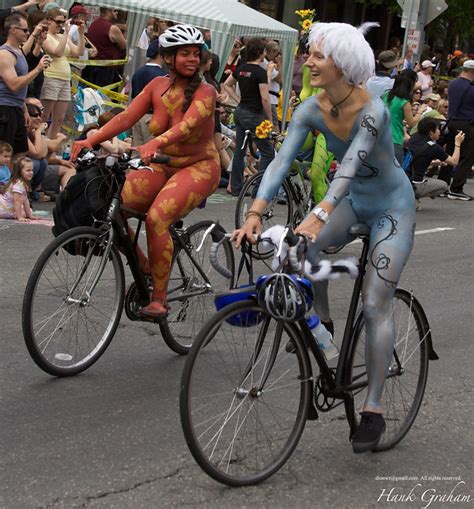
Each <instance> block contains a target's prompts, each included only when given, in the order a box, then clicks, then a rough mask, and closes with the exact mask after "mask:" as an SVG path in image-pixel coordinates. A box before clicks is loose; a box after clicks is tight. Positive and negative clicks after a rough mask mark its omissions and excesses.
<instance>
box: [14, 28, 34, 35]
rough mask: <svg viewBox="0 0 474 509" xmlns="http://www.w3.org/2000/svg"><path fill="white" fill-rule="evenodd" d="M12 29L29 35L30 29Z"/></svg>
mask: <svg viewBox="0 0 474 509" xmlns="http://www.w3.org/2000/svg"><path fill="white" fill-rule="evenodd" d="M12 28H16V29H17V30H21V31H22V32H23V33H24V34H29V33H30V29H29V28H21V27H12Z"/></svg>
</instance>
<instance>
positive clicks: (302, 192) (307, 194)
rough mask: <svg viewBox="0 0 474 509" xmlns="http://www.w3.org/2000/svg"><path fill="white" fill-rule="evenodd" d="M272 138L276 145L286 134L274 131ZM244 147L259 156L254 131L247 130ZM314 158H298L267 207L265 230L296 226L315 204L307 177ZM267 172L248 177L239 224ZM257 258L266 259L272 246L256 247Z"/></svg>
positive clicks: (237, 211) (237, 215) (237, 216)
mask: <svg viewBox="0 0 474 509" xmlns="http://www.w3.org/2000/svg"><path fill="white" fill-rule="evenodd" d="M270 139H271V141H272V143H273V145H274V146H275V148H276V147H278V145H280V144H281V142H282V139H283V137H282V136H281V135H279V134H277V133H272V134H271V136H270ZM243 145H244V147H247V149H248V151H249V152H250V153H251V154H252V156H253V157H255V158H257V157H258V156H257V154H256V152H255V150H254V145H253V136H252V132H251V131H250V130H247V131H245V138H244V143H243ZM310 165H311V162H310V161H301V160H299V159H295V161H294V162H293V164H292V167H291V170H290V174H289V176H288V177H286V178H285V180H284V181H283V184H282V186H281V188H280V190H279V192H278V194H277V195H276V196H275V198H274V199H273V200H271V201H270V202H269V203H268V205H267V207H266V208H265V210H264V212H263V215H262V224H263V229H264V230H266V229H268V228H270V227H272V226H274V225H276V224H285V225H290V226H292V227H293V228H296V226H298V225H299V224H300V223H301V221H302V220H303V219H304V218H305V217H306V216H307V215H308V213H309V212H310V210H311V209H312V208H313V207H314V202H313V194H312V188H311V182H310V181H309V180H307V179H306V178H305V173H306V171H307V170H308V168H309V167H310ZM263 174H264V172H258V173H256V174H255V175H252V176H251V177H248V178H247V180H246V181H245V183H244V186H243V187H242V190H241V192H240V194H239V197H238V199H237V205H236V207H235V227H236V228H241V227H242V225H243V224H244V223H245V220H246V219H247V212H248V210H249V209H250V206H251V205H252V202H253V200H254V199H255V197H256V196H257V191H258V188H259V186H260V183H261V181H262V178H263ZM252 253H253V255H254V257H255V258H260V259H265V258H269V257H270V256H272V249H271V248H267V249H263V248H261V247H260V249H258V250H257V249H255V248H254V249H252Z"/></svg>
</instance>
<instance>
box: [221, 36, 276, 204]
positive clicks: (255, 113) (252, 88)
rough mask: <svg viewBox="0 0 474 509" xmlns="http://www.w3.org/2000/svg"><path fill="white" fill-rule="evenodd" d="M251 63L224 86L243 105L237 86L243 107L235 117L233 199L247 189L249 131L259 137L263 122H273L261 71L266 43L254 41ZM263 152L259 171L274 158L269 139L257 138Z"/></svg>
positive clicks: (249, 49)
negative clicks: (246, 155)
mask: <svg viewBox="0 0 474 509" xmlns="http://www.w3.org/2000/svg"><path fill="white" fill-rule="evenodd" d="M247 58H248V60H247V63H245V64H242V65H239V66H238V67H237V69H236V70H235V71H234V72H233V74H231V75H230V76H229V77H228V78H227V80H226V81H225V83H224V87H225V89H226V91H227V92H228V94H229V95H230V97H232V98H233V99H235V100H236V102H239V98H238V96H237V94H236V92H235V89H234V86H235V84H236V83H238V84H239V89H240V103H239V105H238V106H237V109H236V110H235V113H234V120H235V125H236V140H235V145H236V147H235V151H234V158H233V161H232V174H231V190H232V195H233V196H239V194H240V191H241V189H242V186H243V173H244V156H245V151H244V150H242V148H241V147H242V144H243V142H244V138H245V131H246V130H247V129H249V130H250V131H252V134H255V128H256V127H257V126H258V125H259V124H260V123H261V122H262V121H263V120H265V119H266V120H270V122H271V121H272V109H271V105H270V96H269V94H268V77H267V73H266V72H265V71H264V70H263V69H262V67H260V64H261V63H262V61H263V59H264V58H265V44H264V41H263V39H257V38H255V39H250V40H249V41H248V43H247ZM254 139H255V143H256V145H257V147H258V149H259V151H260V163H259V170H262V171H263V170H265V169H266V167H267V166H268V165H269V164H270V162H271V161H272V159H273V157H274V150H273V146H272V144H271V142H270V140H268V139H259V138H257V137H255V138H254Z"/></svg>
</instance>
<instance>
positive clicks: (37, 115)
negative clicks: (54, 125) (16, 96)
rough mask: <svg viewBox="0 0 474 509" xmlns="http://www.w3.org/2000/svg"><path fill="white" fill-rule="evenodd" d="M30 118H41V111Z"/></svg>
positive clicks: (31, 114) (32, 114)
mask: <svg viewBox="0 0 474 509" xmlns="http://www.w3.org/2000/svg"><path fill="white" fill-rule="evenodd" d="M30 117H31V118H39V117H41V113H40V112H39V111H38V112H36V113H30Z"/></svg>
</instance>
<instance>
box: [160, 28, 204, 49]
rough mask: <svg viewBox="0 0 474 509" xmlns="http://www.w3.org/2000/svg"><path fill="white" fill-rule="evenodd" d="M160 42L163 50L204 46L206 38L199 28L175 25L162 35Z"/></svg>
mask: <svg viewBox="0 0 474 509" xmlns="http://www.w3.org/2000/svg"><path fill="white" fill-rule="evenodd" d="M159 42H160V47H161V48H163V49H165V48H175V47H177V46H189V45H190V44H193V45H195V44H196V45H198V46H203V45H204V37H203V36H202V33H201V32H200V31H199V30H198V29H197V28H195V27H193V26H191V25H174V26H172V27H170V28H168V29H167V30H165V31H164V32H163V33H162V34H161V35H160V38H159Z"/></svg>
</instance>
